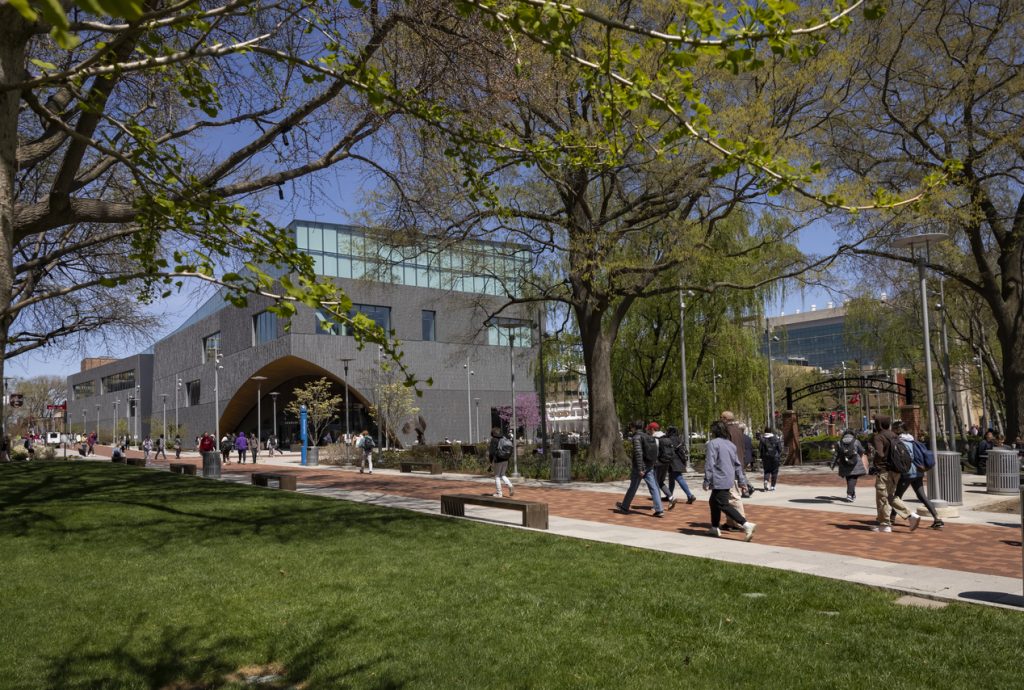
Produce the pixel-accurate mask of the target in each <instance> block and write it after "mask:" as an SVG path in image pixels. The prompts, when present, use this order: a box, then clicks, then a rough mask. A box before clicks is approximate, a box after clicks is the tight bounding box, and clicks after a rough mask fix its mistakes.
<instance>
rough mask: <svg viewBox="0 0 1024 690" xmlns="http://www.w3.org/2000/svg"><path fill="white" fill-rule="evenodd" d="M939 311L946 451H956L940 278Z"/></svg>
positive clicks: (947, 341) (951, 383)
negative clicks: (944, 393) (944, 395)
mask: <svg viewBox="0 0 1024 690" xmlns="http://www.w3.org/2000/svg"><path fill="white" fill-rule="evenodd" d="M935 308H936V309H938V310H939V317H940V318H941V322H940V323H941V326H942V328H941V335H942V383H943V384H944V385H945V387H946V405H945V408H946V409H945V413H946V430H947V432H948V435H947V437H946V439H947V440H946V450H956V434H955V433H954V429H953V427H954V426H955V424H956V416H955V415H954V414H953V376H952V374H951V373H950V371H951V370H950V366H949V336H948V334H947V331H946V279H945V278H944V277H943V276H941V275H940V276H939V303H938V304H937V305H935Z"/></svg>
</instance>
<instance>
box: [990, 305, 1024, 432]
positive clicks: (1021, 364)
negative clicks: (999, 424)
mask: <svg viewBox="0 0 1024 690" xmlns="http://www.w3.org/2000/svg"><path fill="white" fill-rule="evenodd" d="M1009 316H1010V315H1009V314H1007V315H1006V317H1007V318H1004V319H1003V320H1000V322H999V323H1000V326H999V340H1000V345H1002V350H1003V391H1004V393H1005V398H1006V428H1005V429H1004V432H1005V434H1006V441H1007V443H1013V442H1014V440H1015V439H1016V438H1017V437H1018V436H1020V435H1021V433H1022V426H1024V409H1022V401H1024V338H1022V337H1021V333H1020V332H1019V329H1017V328H1016V327H1013V326H1011V327H1010V328H1004V326H1003V323H1005V322H1009V323H1010V324H1016V323H1018V322H1020V317H1019V316H1018V318H1013V319H1010V318H1008V317H1009ZM1004 331H1005V332H1004ZM996 405H997V403H996V401H993V403H992V405H991V407H993V408H995V406H996Z"/></svg>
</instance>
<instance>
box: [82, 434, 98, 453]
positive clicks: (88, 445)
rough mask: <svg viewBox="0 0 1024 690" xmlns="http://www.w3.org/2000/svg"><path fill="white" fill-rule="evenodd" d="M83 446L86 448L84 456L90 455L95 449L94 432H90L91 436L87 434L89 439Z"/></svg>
mask: <svg viewBox="0 0 1024 690" xmlns="http://www.w3.org/2000/svg"><path fill="white" fill-rule="evenodd" d="M85 446H86V448H85V450H86V455H92V451H93V449H94V448H96V432H95V431H94V432H92V433H91V434H89V437H88V439H87V440H86V444H85Z"/></svg>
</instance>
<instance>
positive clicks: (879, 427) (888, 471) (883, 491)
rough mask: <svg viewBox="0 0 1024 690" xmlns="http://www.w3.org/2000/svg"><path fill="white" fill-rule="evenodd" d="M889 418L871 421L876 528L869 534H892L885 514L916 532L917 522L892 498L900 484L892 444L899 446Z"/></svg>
mask: <svg viewBox="0 0 1024 690" xmlns="http://www.w3.org/2000/svg"><path fill="white" fill-rule="evenodd" d="M891 427H892V418H891V417H889V415H884V414H883V415H877V416H876V417H875V434H874V436H872V437H871V450H872V457H871V465H872V468H871V472H872V473H873V474H874V475H875V507H876V515H875V517H876V518H877V519H878V525H877V526H875V527H872V528H871V531H872V532H892V523H891V522H890V518H889V514H890V513H891V512H892V511H896V514H897V515H899V516H900V517H901V518H903V519H904V520H906V521H907V523H908V524H909V525H910V531H911V532H913V531H914V530H915V529H917V526H918V524H919V523H920V522H921V518H920V517H919V516H918V515H917V513H911V512H910V510H909V509H907V506H906V504H904V503H903V499H901V498H899V497H898V496H896V485H897V484H898V483H899V480H900V476H901V474H900V469H899V468H898V467H897V466H896V465H895V464H894V462H893V457H892V456H893V444H899V445H900V447H901V448H903V444H902V443H900V441H899V439H897V438H896V434H894V433H893V432H892V429H891Z"/></svg>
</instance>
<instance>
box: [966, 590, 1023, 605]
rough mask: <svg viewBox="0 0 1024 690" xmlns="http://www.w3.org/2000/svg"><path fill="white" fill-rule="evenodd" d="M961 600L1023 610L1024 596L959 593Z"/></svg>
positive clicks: (995, 593) (997, 593) (999, 593)
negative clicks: (1002, 605)
mask: <svg viewBox="0 0 1024 690" xmlns="http://www.w3.org/2000/svg"><path fill="white" fill-rule="evenodd" d="M958 596H959V597H960V598H961V599H970V600H971V601H984V602H988V603H993V604H1004V605H1006V606H1017V607H1019V608H1024V596H1021V595H1020V594H1006V593H1004V592H960V594H959V595H958Z"/></svg>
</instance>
